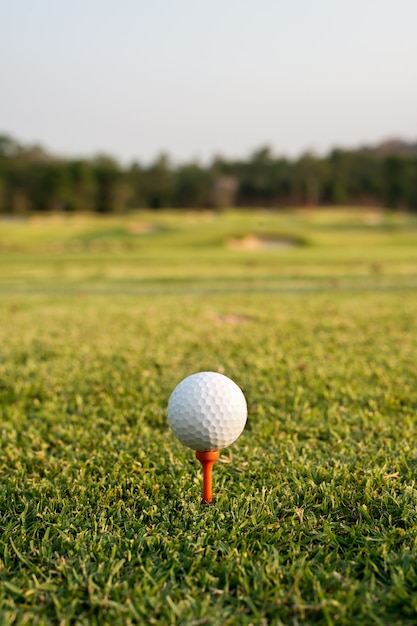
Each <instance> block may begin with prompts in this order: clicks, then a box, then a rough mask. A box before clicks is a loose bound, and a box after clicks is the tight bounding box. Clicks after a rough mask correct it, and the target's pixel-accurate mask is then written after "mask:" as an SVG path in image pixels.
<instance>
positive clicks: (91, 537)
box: [0, 211, 417, 626]
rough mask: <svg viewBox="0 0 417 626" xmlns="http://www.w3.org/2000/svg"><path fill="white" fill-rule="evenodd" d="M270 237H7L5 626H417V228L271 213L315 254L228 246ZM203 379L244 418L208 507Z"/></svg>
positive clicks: (65, 229) (244, 228)
mask: <svg viewBox="0 0 417 626" xmlns="http://www.w3.org/2000/svg"><path fill="white" fill-rule="evenodd" d="M259 219H260V217H259V215H257V214H254V215H252V216H251V215H249V214H233V215H232V214H226V215H224V216H220V217H215V216H214V217H213V216H210V215H207V216H203V217H202V218H201V219H198V218H197V217H196V216H195V215H192V216H188V217H186V218H184V219H179V218H178V217H177V216H176V215H175V214H171V213H163V214H158V216H157V218H156V217H155V216H154V215H149V216H144V217H143V216H142V217H141V220H140V221H141V222H142V221H145V222H146V221H147V220H148V222H149V223H151V224H152V225H153V226H154V225H155V223H156V222H157V228H156V227H155V228H154V229H153V230H152V229H148V230H147V231H146V229H145V231H146V232H143V233H140V234H136V235H135V234H129V233H130V231H131V230H132V227H131V224H132V222H134V221H139V218H138V217H136V216H128V217H119V218H117V219H116V218H111V219H109V220H92V219H91V218H88V217H83V218H82V219H79V220H78V221H77V220H76V219H71V220H62V219H56V220H55V221H54V220H51V221H48V220H42V219H37V220H33V221H32V222H29V223H23V224H19V225H17V224H16V225H15V224H13V225H8V226H5V227H4V230H3V228H2V233H3V235H2V238H1V240H2V242H3V253H2V257H1V260H0V268H1V274H0V290H1V292H2V298H1V301H0V345H1V353H0V407H1V431H2V436H1V442H0V446H1V454H0V474H1V483H0V514H1V518H0V524H1V534H0V546H1V550H0V579H1V582H2V584H1V585H0V607H1V614H0V623H2V624H7V625H9V624H10V625H11V624H16V625H17V624H19V625H21V624H22V625H23V624H27V625H29V624H30V625H32V624H36V625H49V624H60V625H61V624H62V625H72V624H77V625H78V624H80V625H83V624H85V625H87V624H97V625H100V626H101V625H103V624H109V625H110V624H112V625H119V624H120V625H122V624H123V625H124V624H142V623H146V624H158V625H159V624H167V625H168V624H178V625H181V626H182V625H187V626H199V625H200V624H208V625H213V626H217V625H235V624H236V625H240V624H243V625H248V626H249V624H256V625H257V624H260V625H267V624H268V625H269V624H271V625H288V624H291V625H292V624H294V625H297V624H324V625H329V624H346V625H347V624H352V623H355V624H364V625H369V624H383V625H388V624H399V625H411V624H415V623H416V620H417V600H416V597H417V596H416V592H417V556H416V547H417V546H416V536H417V533H416V531H417V506H416V502H417V499H416V496H417V483H416V478H415V477H416V470H417V452H416V451H417V445H416V444H417V432H416V427H415V413H416V409H417V370H416V367H415V354H416V352H417V333H416V321H415V320H416V318H415V311H416V305H417V292H416V289H415V283H414V281H415V277H416V275H417V271H416V270H417V246H416V243H417V229H416V228H415V224H414V222H413V220H412V219H411V218H410V219H409V220H407V219H406V218H401V217H396V216H386V215H382V216H380V221H379V223H378V224H377V225H375V226H374V227H373V226H372V225H369V224H367V223H364V221H363V214H362V213H353V212H346V213H344V212H341V213H337V212H319V211H318V212H315V213H307V214H306V213H303V212H298V213H288V214H283V215H273V214H272V215H271V214H265V215H263V216H262V220H263V224H262V232H264V231H265V229H266V230H268V232H273V233H283V232H285V233H287V234H288V233H290V234H292V235H293V236H294V237H300V238H302V239H303V240H305V243H304V245H302V246H299V247H295V248H293V249H289V250H286V251H271V250H268V251H263V250H257V251H253V250H252V251H249V250H231V249H229V248H228V246H227V245H225V242H226V243H227V241H228V239H229V238H230V237H232V236H234V237H236V236H239V235H241V236H244V235H245V234H247V233H254V232H256V229H257V228H258V229H260V228H261V227H260V226H259V224H258V222H259ZM402 219H403V220H404V222H401V220H402ZM265 222H267V224H265ZM373 228H374V230H373ZM100 232H101V237H100V236H99V233H100ZM258 232H259V231H258ZM10 233H11V234H10ZM89 233H95V235H94V237H90V235H89ZM106 233H107V234H106ZM109 233H110V234H109ZM126 233H127V234H126ZM388 233H389V234H388ZM107 235H108V239H106V237H107ZM83 238H84V239H83ZM131 238H133V243H132V242H131ZM74 239H77V240H84V241H86V240H88V242H89V243H88V244H86V245H84V244H83V245H82V246H81V245H78V244H77V245H78V247H76V246H74ZM110 240H111V243H110ZM103 241H107V244H106V245H108V248H107V250H105V249H104V248H103ZM364 241H366V242H367V244H366V246H365V245H364ZM335 242H338V243H335ZM60 263H61V264H63V267H64V269H63V270H62V273H61V275H60V277H59V276H57V274H56V272H57V270H56V265H57V264H58V265H59V264H60ZM375 264H376V265H377V266H378V269H377V270H376V269H375ZM61 269H62V268H61ZM199 276H201V277H202V278H201V279H199V278H198V277H199ZM219 285H220V286H221V289H220V288H219ZM288 287H291V289H289V288H288ZM216 288H217V291H216ZM193 289H194V291H193ZM197 289H198V291H197ZM204 369H211V370H215V371H220V372H223V373H225V374H226V375H228V376H230V377H231V378H233V379H234V380H236V382H237V383H238V384H239V385H240V386H241V388H242V389H243V391H244V393H245V395H246V397H247V400H248V407H249V421H248V425H247V428H246V429H245V432H244V433H243V435H242V436H241V438H240V439H239V440H238V442H236V443H235V444H234V445H233V446H231V447H230V448H227V449H225V450H224V451H222V459H221V462H219V463H217V464H216V466H215V468H214V493H215V503H214V505H212V506H202V505H201V504H200V499H201V470H200V467H199V465H198V463H197V462H196V460H195V458H194V454H193V452H192V451H191V450H188V449H187V448H185V447H183V446H182V445H181V444H180V443H179V442H178V441H177V440H176V439H175V437H174V436H173V435H172V433H171V432H170V430H169V428H168V427H167V421H166V405H167V401H168V398H169V395H170V393H171V391H172V389H173V388H174V387H175V385H176V384H177V383H178V382H179V381H180V380H181V379H182V378H184V377H185V376H187V375H188V374H190V373H192V372H195V371H199V370H204Z"/></svg>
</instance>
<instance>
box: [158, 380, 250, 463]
mask: <svg viewBox="0 0 417 626" xmlns="http://www.w3.org/2000/svg"><path fill="white" fill-rule="evenodd" d="M247 415H248V410H247V405H246V400H245V396H244V395H243V393H242V391H241V389H240V388H239V387H238V386H237V385H236V383H235V382H233V380H231V379H230V378H228V377H227V376H224V375H223V374H218V373H217V372H199V373H198V374H192V375H191V376H188V377H187V378H184V380H183V381H182V382H180V383H179V385H177V387H175V389H174V391H173V392H172V394H171V397H170V399H169V402H168V422H169V425H170V426H171V428H172V430H173V431H174V434H175V435H176V437H178V439H179V440H180V441H182V443H183V444H185V445H186V446H188V447H189V448H192V449H193V450H200V451H204V450H216V449H218V448H225V447H226V446H229V445H230V444H231V443H233V442H234V441H236V439H237V438H238V437H239V436H240V435H241V433H242V431H243V429H244V428H245V424H246V419H247Z"/></svg>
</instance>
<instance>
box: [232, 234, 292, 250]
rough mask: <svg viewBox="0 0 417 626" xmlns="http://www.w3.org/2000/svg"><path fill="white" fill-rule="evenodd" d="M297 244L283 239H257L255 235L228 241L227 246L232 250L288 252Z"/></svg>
mask: <svg viewBox="0 0 417 626" xmlns="http://www.w3.org/2000/svg"><path fill="white" fill-rule="evenodd" d="M296 245H297V242H295V241H293V240H292V239H285V238H283V237H258V236H256V235H246V236H245V237H239V238H234V239H229V241H228V243H227V246H228V248H232V249H234V250H249V251H250V250H288V249H289V248H294V246H296Z"/></svg>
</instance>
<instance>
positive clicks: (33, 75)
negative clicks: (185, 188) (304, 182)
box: [0, 0, 417, 163]
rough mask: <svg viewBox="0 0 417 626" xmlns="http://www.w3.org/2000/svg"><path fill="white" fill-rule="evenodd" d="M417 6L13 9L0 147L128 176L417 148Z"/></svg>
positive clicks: (249, 3) (38, 5)
mask: <svg viewBox="0 0 417 626" xmlns="http://www.w3.org/2000/svg"><path fill="white" fill-rule="evenodd" d="M416 24H417V2H416V0H346V1H342V0H71V1H70V2H65V1H64V0H37V1H36V2H33V0H13V2H11V1H10V0H0V134H7V135H10V136H12V137H13V138H15V139H17V140H18V141H21V142H22V143H24V144H32V143H38V144H41V145H42V146H44V147H45V148H46V149H48V150H50V151H51V152H53V153H55V154H60V155H62V156H68V157H78V156H84V157H91V156H94V155H97V154H99V153H105V154H108V155H112V156H114V157H115V158H117V159H119V160H120V161H121V162H125V163H130V162H132V161H139V162H143V163H146V162H150V161H152V160H153V159H155V158H156V157H157V156H158V155H160V154H161V153H165V154H168V155H169V156H170V157H171V158H172V160H173V161H176V162H185V161H191V160H199V161H201V162H206V161H209V160H210V159H212V158H214V157H215V156H223V157H225V158H246V157H248V156H249V155H250V154H251V153H253V152H254V151H255V150H257V149H259V148H261V147H263V146H266V145H267V146H269V147H270V148H271V149H272V151H273V153H274V154H276V155H278V156H281V155H282V156H287V157H290V158H296V157H297V156H300V155H301V154H303V153H305V152H316V153H318V154H324V153H327V152H329V151H330V150H331V149H333V148H335V147H346V148H354V147H358V146H362V145H373V144H376V143H378V142H380V141H383V140H386V139H390V138H402V139H405V140H410V141H416V140H417V37H416Z"/></svg>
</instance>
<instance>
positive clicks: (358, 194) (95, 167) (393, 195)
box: [0, 135, 417, 215]
mask: <svg viewBox="0 0 417 626" xmlns="http://www.w3.org/2000/svg"><path fill="white" fill-rule="evenodd" d="M318 205H323V206H325V205H332V206H335V205H336V206H337V205H358V206H384V207H388V208H392V209H404V210H411V211H417V144H411V143H406V142H399V141H394V142H386V143H384V144H380V145H379V146H377V147H375V148H361V149H357V150H345V149H334V150H332V151H331V152H330V153H329V154H328V155H327V156H324V157H319V156H317V155H314V154H305V155H303V156H301V157H300V158H297V159H292V160H291V159H287V158H284V157H277V156H275V155H274V154H273V153H272V151H271V150H270V149H269V148H268V147H264V148H261V149H259V150H257V151H255V152H254V153H253V154H252V155H250V156H249V157H248V158H247V159H244V160H230V159H225V158H222V157H216V158H214V159H213V160H212V162H211V163H210V164H208V165H202V164H200V163H198V162H190V163H183V164H179V165H174V164H173V163H172V162H171V161H170V159H169V158H168V157H167V156H166V155H161V156H159V157H158V158H156V159H155V160H154V161H153V162H152V163H151V164H149V165H143V164H140V163H138V162H134V163H132V164H130V165H129V166H122V165H121V164H120V163H119V162H118V161H117V160H116V159H114V158H112V157H110V156H105V155H102V156H97V157H94V158H90V159H72V158H59V157H57V156H54V155H52V154H49V153H48V152H47V151H45V150H44V149H43V148H42V147H40V146H25V145H22V144H21V143H19V142H18V141H16V140H15V139H13V138H11V137H9V136H7V135H0V213H3V214H17V215H18V214H25V213H29V212H32V211H72V212H74V211H95V212H99V213H112V212H117V211H120V212H122V211H123V212H124V211H128V210H130V209H138V208H150V209H162V208H185V209H186V208H195V209H197V208H214V209H221V208H224V207H234V206H235V207H276V208H279V207H291V206H318Z"/></svg>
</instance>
